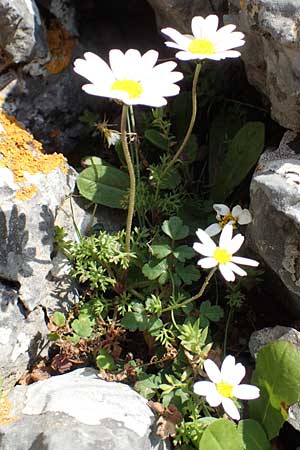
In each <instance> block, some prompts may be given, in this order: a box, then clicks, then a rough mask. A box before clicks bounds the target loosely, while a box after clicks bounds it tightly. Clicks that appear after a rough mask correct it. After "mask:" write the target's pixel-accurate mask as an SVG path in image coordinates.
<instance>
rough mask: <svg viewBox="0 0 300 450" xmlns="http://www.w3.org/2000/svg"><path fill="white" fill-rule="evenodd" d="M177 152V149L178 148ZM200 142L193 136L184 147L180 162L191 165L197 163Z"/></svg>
mask: <svg viewBox="0 0 300 450" xmlns="http://www.w3.org/2000/svg"><path fill="white" fill-rule="evenodd" d="M176 150H177V148H176ZM198 150H199V147H198V141H197V137H196V135H195V134H191V136H190V138H189V140H188V142H187V144H186V146H185V147H184V150H183V152H182V153H181V155H180V160H181V162H182V163H187V164H189V163H191V162H193V161H195V159H196V158H197V155H198Z"/></svg>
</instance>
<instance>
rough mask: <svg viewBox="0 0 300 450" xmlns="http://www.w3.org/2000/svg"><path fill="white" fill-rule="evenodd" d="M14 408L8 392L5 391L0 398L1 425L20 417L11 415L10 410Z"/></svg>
mask: <svg viewBox="0 0 300 450" xmlns="http://www.w3.org/2000/svg"><path fill="white" fill-rule="evenodd" d="M11 410H12V404H11V401H10V400H9V398H8V397H7V393H3V394H2V396H1V398H0V426H1V425H8V424H9V423H12V422H15V421H16V420H18V417H10V412H11Z"/></svg>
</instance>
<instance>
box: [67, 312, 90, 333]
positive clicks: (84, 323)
mask: <svg viewBox="0 0 300 450" xmlns="http://www.w3.org/2000/svg"><path fill="white" fill-rule="evenodd" d="M71 327H72V329H73V330H74V331H75V333H76V334H78V336H80V337H82V338H88V337H90V336H91V334H92V332H93V329H92V326H91V321H90V319H89V318H88V317H87V316H85V315H82V316H79V318H78V319H75V320H73V322H72V324H71Z"/></svg>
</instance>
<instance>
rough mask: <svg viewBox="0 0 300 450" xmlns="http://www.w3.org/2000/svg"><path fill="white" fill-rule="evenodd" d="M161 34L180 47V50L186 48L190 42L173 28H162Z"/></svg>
mask: <svg viewBox="0 0 300 450" xmlns="http://www.w3.org/2000/svg"><path fill="white" fill-rule="evenodd" d="M161 32H162V33H163V34H165V35H166V36H169V37H170V38H171V39H173V41H175V42H176V43H177V44H179V45H181V46H182V47H181V48H186V47H187V45H188V44H189V42H190V39H188V38H187V37H186V36H184V35H183V34H181V33H179V31H177V30H175V29H174V28H163V29H162V30H161Z"/></svg>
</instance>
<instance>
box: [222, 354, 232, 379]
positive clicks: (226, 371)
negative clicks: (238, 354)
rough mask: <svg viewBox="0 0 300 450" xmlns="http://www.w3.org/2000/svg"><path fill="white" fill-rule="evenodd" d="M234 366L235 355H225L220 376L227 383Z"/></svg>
mask: <svg viewBox="0 0 300 450" xmlns="http://www.w3.org/2000/svg"><path fill="white" fill-rule="evenodd" d="M234 368H235V357H234V356H232V355H227V356H226V358H225V359H224V361H223V363H222V366H221V378H222V380H223V381H226V382H227V383H230V382H231V375H232V374H233V372H234Z"/></svg>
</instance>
